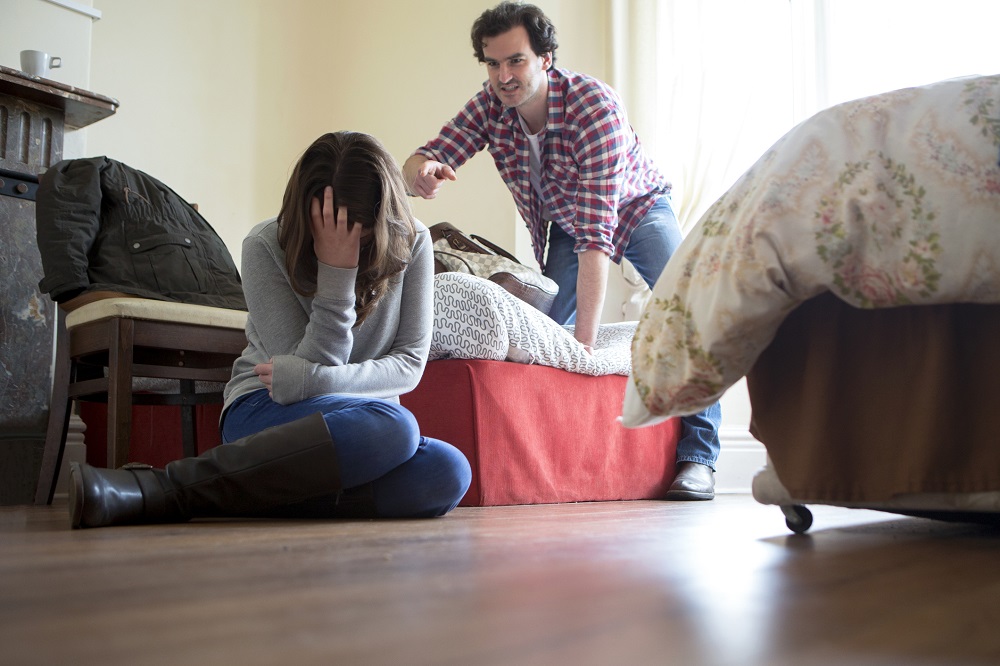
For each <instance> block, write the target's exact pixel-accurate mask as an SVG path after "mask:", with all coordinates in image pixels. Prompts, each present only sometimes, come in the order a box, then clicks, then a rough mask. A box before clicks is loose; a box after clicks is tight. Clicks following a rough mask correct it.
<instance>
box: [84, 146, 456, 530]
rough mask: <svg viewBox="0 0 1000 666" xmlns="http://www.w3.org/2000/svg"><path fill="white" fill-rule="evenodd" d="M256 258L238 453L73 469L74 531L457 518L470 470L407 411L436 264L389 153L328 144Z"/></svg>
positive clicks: (238, 380) (227, 421)
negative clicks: (262, 520) (196, 523)
mask: <svg viewBox="0 0 1000 666" xmlns="http://www.w3.org/2000/svg"><path fill="white" fill-rule="evenodd" d="M242 263H243V265H242V270H243V289H244V292H245V294H246V299H247V306H248V310H249V318H248V321H247V328H246V332H247V339H248V345H247V348H246V349H245V350H244V352H243V355H242V356H241V357H240V358H239V359H238V360H237V361H236V363H235V365H234V367H233V375H232V379H231V380H230V381H229V383H228V384H227V385H226V389H225V406H224V411H223V416H222V435H223V441H224V442H226V443H225V444H224V445H222V446H219V447H216V448H214V449H211V450H210V451H208V452H206V453H204V454H202V455H200V456H197V457H194V458H184V459H181V460H177V461H174V462H171V463H169V464H168V465H167V466H166V467H165V469H163V470H157V469H152V468H151V467H149V466H148V465H129V466H127V468H123V469H120V470H104V469H97V468H94V467H90V466H89V465H79V464H73V465H72V466H71V486H70V513H71V522H72V526H73V527H101V526H105V525H122V524H135V523H159V522H181V521H186V520H189V519H191V518H197V517H204V516H233V517H236V516H257V517H276V516H282V517H292V518H294V517H312V518H337V517H357V516H366V517H386V518H388V517H392V518H400V517H431V516H441V515H444V514H445V513H447V512H449V511H450V510H451V509H453V508H454V507H455V506H456V505H457V504H458V502H459V500H461V498H462V496H463V495H464V494H465V492H466V490H467V489H468V487H469V483H470V481H471V469H470V467H469V463H468V461H467V460H466V459H465V457H464V456H463V455H462V453H461V452H459V451H458V450H457V449H455V448H454V447H453V446H451V445H450V444H446V443H444V442H441V441H439V440H435V439H431V438H428V437H422V436H421V435H420V433H419V430H418V426H417V423H416V420H415V419H414V418H413V415H412V414H410V412H408V411H407V410H406V409H404V408H403V407H401V406H400V405H399V401H398V396H399V395H400V394H402V393H406V392H408V391H410V390H412V389H413V388H414V387H415V386H416V384H417V382H418V381H419V379H420V376H421V374H422V372H423V368H424V365H425V363H426V361H427V354H428V348H429V345H430V340H431V327H432V315H433V272H434V259H433V253H432V248H431V239H430V235H429V234H428V232H427V229H426V227H424V226H423V225H422V224H421V223H420V222H418V221H417V220H416V219H414V217H413V215H412V213H411V212H410V208H409V204H408V202H407V198H406V195H405V190H404V187H403V181H402V175H401V174H400V171H399V167H398V165H397V164H396V163H395V162H394V161H393V159H392V157H391V156H390V155H389V154H388V152H387V151H386V150H385V148H384V147H383V146H382V145H381V144H380V143H379V142H378V141H377V140H375V139H374V138H372V137H370V136H367V135H365V134H359V133H353V132H338V133H335V134H326V135H324V136H322V137H320V138H319V139H317V140H316V141H315V142H314V143H313V144H312V145H311V146H310V147H309V148H308V149H307V150H306V151H305V153H304V154H303V155H302V157H301V158H300V160H299V162H298V164H297V165H296V167H295V170H294V172H293V173H292V177H291V179H290V180H289V183H288V186H287V188H286V190H285V196H284V201H283V203H282V207H281V211H280V214H279V215H278V217H277V218H275V219H272V220H268V221H266V222H263V223H261V224H259V225H257V226H256V227H255V228H254V229H253V230H252V231H251V232H250V234H249V236H247V238H246V240H244V242H243V262H242Z"/></svg>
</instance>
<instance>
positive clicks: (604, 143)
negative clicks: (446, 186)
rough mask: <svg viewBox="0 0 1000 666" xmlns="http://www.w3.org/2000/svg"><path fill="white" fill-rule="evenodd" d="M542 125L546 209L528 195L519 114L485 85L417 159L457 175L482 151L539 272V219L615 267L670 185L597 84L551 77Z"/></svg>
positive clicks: (571, 76)
mask: <svg viewBox="0 0 1000 666" xmlns="http://www.w3.org/2000/svg"><path fill="white" fill-rule="evenodd" d="M548 77H549V93H548V101H549V116H548V124H547V125H546V130H545V135H544V139H543V144H542V145H543V149H542V152H543V154H542V156H541V180H542V193H543V197H544V201H542V200H540V199H539V197H538V196H537V194H536V193H535V192H534V189H533V188H532V187H531V182H530V178H529V174H530V169H531V167H530V162H529V160H530V156H529V148H528V139H527V137H526V136H525V134H524V131H523V130H522V128H521V124H520V122H519V121H518V119H517V111H516V110H515V109H512V108H507V107H504V106H503V104H502V103H501V102H500V100H499V98H497V96H496V95H495V94H494V93H493V90H492V88H491V87H490V84H489V81H487V82H486V83H484V84H483V91H482V92H480V93H479V94H477V95H476V96H475V97H473V98H472V99H471V100H469V102H468V104H466V105H465V107H464V108H463V109H462V110H461V111H459V113H458V115H457V116H455V117H454V118H453V119H452V120H451V121H450V122H448V123H447V124H446V125H445V126H444V127H443V128H441V133H440V134H439V135H438V136H437V138H435V139H433V140H432V141H430V142H428V143H427V144H426V145H424V146H422V147H420V148H418V149H417V150H416V151H415V152H416V153H417V154H420V155H424V156H425V157H427V158H428V159H432V160H436V161H438V162H441V163H442V164H447V165H448V166H450V167H452V168H453V169H458V167H460V166H461V165H463V164H465V162H467V161H468V160H469V158H471V157H472V156H473V155H475V154H476V153H477V152H479V151H480V150H482V149H483V148H486V147H488V148H489V151H490V154H491V155H492V156H493V161H494V162H495V163H496V166H497V170H498V171H499V172H500V176H501V177H502V178H503V180H504V182H505V183H507V187H509V188H510V191H511V193H512V194H513V195H514V201H515V203H516V205H517V209H518V212H519V213H520V214H521V217H522V218H524V220H525V221H526V222H527V225H528V228H529V229H530V230H531V239H532V245H533V246H534V250H535V258H536V259H537V260H538V264H539V266H543V267H544V257H545V243H546V228H547V227H546V222H547V221H548V220H546V219H545V214H544V212H543V211H545V210H546V209H547V210H548V213H549V215H550V216H551V218H552V220H553V221H555V222H557V223H558V224H559V226H561V227H562V228H563V229H564V230H565V231H566V232H567V233H569V234H570V235H571V236H573V237H574V238H576V246H575V250H576V252H581V251H583V250H591V249H595V250H601V251H602V252H604V253H606V254H608V255H609V256H610V257H611V259H612V260H613V261H615V262H620V261H621V258H622V253H624V251H625V248H626V246H627V245H628V239H629V236H630V235H631V233H632V230H633V229H635V227H636V226H637V225H638V224H639V222H640V221H641V220H642V218H643V217H644V216H645V215H646V213H647V212H648V211H649V209H650V207H652V205H653V203H654V202H655V201H656V200H657V199H658V198H659V197H660V196H661V195H664V194H667V193H669V192H670V183H669V182H668V181H667V179H666V178H664V176H663V175H662V174H661V173H660V172H659V170H657V168H656V166H655V165H654V164H653V163H652V161H650V160H649V158H648V157H646V154H645V152H644V151H643V149H642V145H641V144H640V143H639V139H638V137H637V136H636V135H635V132H634V131H633V130H632V127H631V126H630V125H629V123H628V117H627V116H626V114H625V108H624V105H623V104H622V101H621V98H619V97H618V94H617V93H616V92H615V91H614V90H612V89H611V88H610V87H608V86H607V85H605V84H603V83H601V82H600V81H598V80H597V79H594V78H591V77H589V76H585V75H583V74H576V73H574V72H570V71H567V70H563V69H556V68H554V67H553V68H552V69H550V70H549V71H548Z"/></svg>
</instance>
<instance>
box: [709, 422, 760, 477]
mask: <svg viewBox="0 0 1000 666" xmlns="http://www.w3.org/2000/svg"><path fill="white" fill-rule="evenodd" d="M719 441H720V442H721V443H722V451H721V452H720V453H719V461H718V463H717V464H716V471H715V492H717V493H749V492H750V484H751V482H752V481H753V476H754V474H756V473H757V471H758V470H759V469H760V468H761V467H763V466H764V463H766V462H767V451H766V450H765V449H764V445H763V444H761V443H760V442H758V441H757V440H756V439H754V437H753V435H751V434H750V431H749V430H747V429H746V428H739V427H736V428H733V427H729V428H720V429H719Z"/></svg>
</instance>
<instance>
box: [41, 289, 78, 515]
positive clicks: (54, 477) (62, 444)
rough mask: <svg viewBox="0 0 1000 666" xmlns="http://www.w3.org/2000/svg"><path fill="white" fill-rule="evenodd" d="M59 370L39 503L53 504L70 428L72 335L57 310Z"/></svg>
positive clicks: (44, 456) (56, 372) (56, 378)
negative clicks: (70, 356) (70, 348)
mask: <svg viewBox="0 0 1000 666" xmlns="http://www.w3.org/2000/svg"><path fill="white" fill-rule="evenodd" d="M56 313H57V314H56V348H55V355H56V358H55V371H54V373H53V377H52V395H51V398H50V400H49V423H48V427H47V428H46V430H45V449H44V450H43V451H42V466H41V468H40V469H39V472H38V484H37V485H36V486H35V504H51V503H52V495H53V494H54V493H55V490H56V482H57V481H58V480H59V468H60V467H62V459H63V452H64V451H65V450H66V432H67V430H68V428H69V417H70V408H71V407H72V405H73V401H72V400H70V399H69V379H70V360H69V333H68V332H67V331H66V313H65V312H63V310H62V308H59V307H56Z"/></svg>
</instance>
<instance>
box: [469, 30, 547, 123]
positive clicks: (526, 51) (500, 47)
mask: <svg viewBox="0 0 1000 666" xmlns="http://www.w3.org/2000/svg"><path fill="white" fill-rule="evenodd" d="M483 59H484V60H485V61H486V70H487V71H488V72H489V75H490V85H492V86H493V91H494V92H495V93H496V94H497V96H498V97H499V98H500V101H501V102H503V104H504V106H509V107H514V108H517V107H520V106H524V105H525V104H528V103H529V102H535V103H536V104H544V103H545V98H544V95H545V94H547V92H548V78H547V75H546V74H545V72H546V70H547V69H548V68H549V67H550V66H551V65H552V57H551V55H550V54H548V53H545V54H543V55H541V56H539V55H535V52H534V51H532V50H531V40H530V39H528V31H527V30H525V29H524V27H523V26H517V27H515V28H512V29H510V30H508V31H507V32H505V33H502V34H499V35H497V36H496V37H487V38H486V39H484V40H483Z"/></svg>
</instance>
